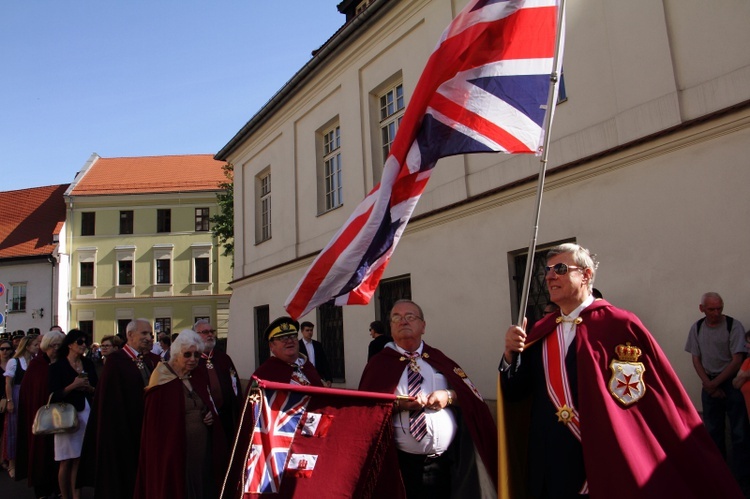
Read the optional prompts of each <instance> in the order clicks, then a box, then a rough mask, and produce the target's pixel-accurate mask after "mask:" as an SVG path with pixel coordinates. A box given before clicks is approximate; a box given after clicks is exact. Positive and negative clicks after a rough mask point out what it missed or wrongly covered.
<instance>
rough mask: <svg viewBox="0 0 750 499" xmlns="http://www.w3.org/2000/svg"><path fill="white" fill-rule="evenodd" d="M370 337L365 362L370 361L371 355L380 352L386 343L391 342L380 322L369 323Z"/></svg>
mask: <svg viewBox="0 0 750 499" xmlns="http://www.w3.org/2000/svg"><path fill="white" fill-rule="evenodd" d="M370 337H371V338H372V341H371V342H370V345H369V346H368V347H367V360H370V359H371V358H372V356H373V355H375V354H376V353H378V352H379V351H381V350H382V349H383V347H385V345H386V344H388V342H390V341H393V338H392V337H391V335H390V334H388V332H387V331H386V329H385V324H383V322H382V321H372V322H371V323H370Z"/></svg>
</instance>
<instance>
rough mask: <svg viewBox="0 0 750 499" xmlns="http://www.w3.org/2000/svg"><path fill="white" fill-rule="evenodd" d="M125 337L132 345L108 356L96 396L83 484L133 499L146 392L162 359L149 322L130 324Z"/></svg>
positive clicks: (101, 498)
mask: <svg viewBox="0 0 750 499" xmlns="http://www.w3.org/2000/svg"><path fill="white" fill-rule="evenodd" d="M125 334H126V337H127V343H126V344H125V345H124V346H123V348H121V349H120V350H118V351H116V352H114V353H112V354H111V355H109V356H108V357H107V362H106V363H105V364H104V369H103V370H102V377H101V379H100V380H99V384H98V385H97V387H96V394H95V396H94V408H93V410H92V414H91V417H92V421H89V424H88V427H87V428H86V436H85V438H84V450H83V453H84V455H83V457H82V461H81V465H80V468H79V469H80V470H81V471H79V484H80V485H91V481H92V478H93V484H94V488H95V491H94V494H95V497H96V498H97V499H132V497H133V487H134V484H135V478H136V474H137V471H138V453H139V450H140V445H141V424H142V421H143V390H144V387H145V386H146V385H147V384H148V380H149V377H150V375H151V372H152V371H153V370H154V369H155V368H156V366H157V365H158V364H159V360H160V359H159V356H158V355H156V354H153V353H151V351H150V350H151V344H152V342H153V337H154V333H153V329H152V327H151V323H150V322H149V321H148V320H147V319H136V320H134V321H131V322H130V323H128V325H127V327H126V332H125ZM154 446H155V447H154V451H155V452H156V451H158V449H159V446H158V442H154ZM92 457H93V461H92ZM92 470H93V473H94V476H93V477H91V475H90V473H91V472H92Z"/></svg>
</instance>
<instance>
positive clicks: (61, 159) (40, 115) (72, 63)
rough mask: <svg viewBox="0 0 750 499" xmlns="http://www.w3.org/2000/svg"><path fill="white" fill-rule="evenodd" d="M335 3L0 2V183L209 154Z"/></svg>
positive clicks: (287, 72) (277, 80)
mask: <svg viewBox="0 0 750 499" xmlns="http://www.w3.org/2000/svg"><path fill="white" fill-rule="evenodd" d="M339 1H340V0H289V1H284V0H19V1H5V2H2V3H1V4H0V191H9V190H16V189H25V188H28V187H37V186H42V185H52V184H63V183H69V182H71V181H72V180H73V177H74V176H75V174H76V172H77V171H78V170H79V169H80V168H81V167H82V166H83V164H84V163H85V162H86V160H87V159H88V158H89V156H90V155H91V153H93V152H96V153H97V154H99V155H100V156H102V157H110V158H112V157H122V156H153V155H167V154H199V153H210V154H214V153H216V152H218V151H219V149H221V148H222V147H223V146H224V145H225V144H226V143H227V142H228V141H229V140H230V139H231V138H232V137H233V136H234V134H235V133H236V132H238V131H239V129H240V128H241V127H242V126H243V125H244V124H245V123H246V122H247V121H248V120H249V119H250V118H251V117H252V116H253V115H254V114H255V113H256V112H257V111H258V110H259V109H260V107H261V106H262V105H263V104H265V103H266V102H267V101H268V100H269V99H270V98H271V97H272V96H273V94H274V93H275V92H276V91H277V90H279V89H280V88H281V86H282V85H283V84H284V83H285V82H286V81H288V80H289V78H291V77H292V76H293V75H294V74H295V73H296V72H297V70H299V69H300V68H302V66H303V65H304V64H305V63H306V62H307V61H309V60H310V57H311V52H312V51H313V50H315V49H317V48H319V47H320V46H321V45H322V44H323V43H324V42H325V41H326V40H327V39H328V38H330V37H331V35H333V34H334V33H335V32H336V30H337V29H338V28H340V27H341V26H342V25H343V24H344V20H345V19H344V16H343V15H342V14H340V13H339V12H338V10H336V5H337V4H338V3H339Z"/></svg>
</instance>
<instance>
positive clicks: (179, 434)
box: [133, 363, 226, 499]
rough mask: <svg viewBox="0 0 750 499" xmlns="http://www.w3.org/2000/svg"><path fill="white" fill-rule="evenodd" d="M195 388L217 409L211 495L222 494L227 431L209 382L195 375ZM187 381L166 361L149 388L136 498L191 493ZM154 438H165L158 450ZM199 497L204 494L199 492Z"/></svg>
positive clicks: (211, 429)
mask: <svg viewBox="0 0 750 499" xmlns="http://www.w3.org/2000/svg"><path fill="white" fill-rule="evenodd" d="M190 384H191V386H192V387H193V391H194V392H195V393H196V394H197V395H198V396H199V397H200V398H201V400H202V401H203V403H204V404H205V405H206V407H208V408H209V410H210V411H211V412H212V413H213V418H214V423H213V424H212V425H211V426H209V427H208V428H209V435H210V438H209V441H210V443H211V448H210V449H206V452H210V453H211V455H212V459H211V464H212V466H213V468H212V471H213V472H212V473H211V476H208V477H203V478H204V480H208V481H209V482H210V484H209V485H210V489H211V490H212V491H213V492H212V493H211V494H210V496H209V497H205V498H203V499H211V498H214V497H218V493H219V488H220V487H221V480H223V478H224V475H223V472H224V469H225V467H224V466H223V463H222V462H221V456H225V455H226V445H225V439H224V431H223V429H222V427H221V421H220V420H219V415H218V414H217V412H216V410H215V407H214V405H213V403H212V402H211V398H210V396H209V394H208V385H206V384H203V383H202V382H196V381H195V380H194V379H192V378H191V380H190ZM186 438H187V435H186V434H185V392H184V384H183V383H182V380H181V379H179V378H178V377H177V376H176V374H175V373H174V372H173V371H172V370H171V369H170V368H169V367H168V366H167V365H166V364H163V363H162V364H159V366H158V367H157V368H156V370H155V371H154V373H153V374H152V376H151V380H150V382H149V386H148V388H147V389H146V396H145V407H144V412H143V429H142V431H141V450H140V457H139V460H138V476H137V478H136V484H135V493H134V495H133V497H134V499H163V498H167V497H175V498H178V497H180V498H182V497H188V495H187V494H186V492H185V473H186V466H187V465H186V458H187V457H188V456H187V454H186V450H185V449H186V446H185V439H186ZM152 442H162V443H163V445H161V446H160V448H159V451H158V452H153V451H152V450H151V448H150V447H149V444H150V443H152ZM199 497H203V496H202V495H200V494H199Z"/></svg>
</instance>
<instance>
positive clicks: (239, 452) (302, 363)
mask: <svg viewBox="0 0 750 499" xmlns="http://www.w3.org/2000/svg"><path fill="white" fill-rule="evenodd" d="M298 334H299V323H298V322H297V321H295V320H294V319H292V318H291V317H279V318H278V319H276V320H274V321H273V322H272V323H271V324H269V325H268V327H267V328H266V330H265V331H264V332H263V335H264V337H265V338H266V340H267V341H268V348H269V349H270V350H271V357H269V358H268V360H266V361H265V362H264V363H263V364H262V365H261V366H260V367H258V369H256V370H255V372H254V373H253V378H258V379H262V380H266V381H275V382H277V383H290V384H293V385H312V386H320V387H322V386H323V380H322V379H320V375H318V372H317V371H316V370H315V366H313V365H312V364H310V362H309V361H308V360H307V357H306V356H304V355H302V354H300V353H299V342H298ZM251 383H252V381H251ZM251 388H252V386H248V393H247V394H246V396H245V400H244V404H245V407H244V410H243V412H242V417H241V420H240V424H239V426H238V428H237V438H236V439H235V442H231V444H232V450H231V452H230V456H231V457H230V463H229V473H228V475H227V480H226V484H227V485H226V487H227V488H226V490H225V493H224V495H223V496H222V497H241V495H242V494H241V492H240V491H239V484H240V483H241V476H242V473H243V472H244V461H243V457H244V452H245V450H247V448H248V446H249V444H250V434H251V433H252V430H253V425H254V421H253V415H252V411H251V410H250V403H249V400H248V397H247V395H249V393H250V389H251Z"/></svg>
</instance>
